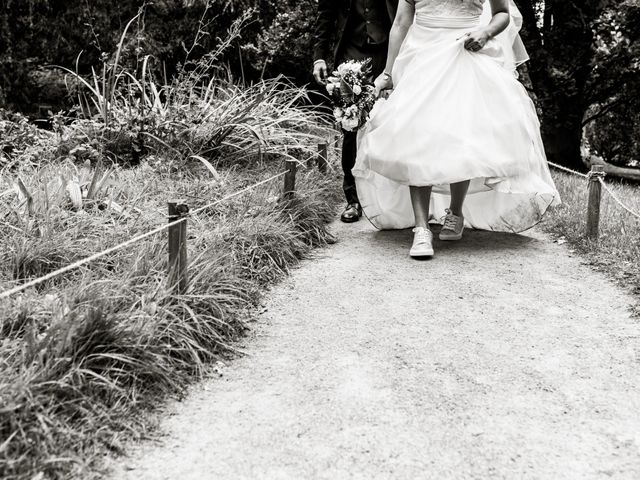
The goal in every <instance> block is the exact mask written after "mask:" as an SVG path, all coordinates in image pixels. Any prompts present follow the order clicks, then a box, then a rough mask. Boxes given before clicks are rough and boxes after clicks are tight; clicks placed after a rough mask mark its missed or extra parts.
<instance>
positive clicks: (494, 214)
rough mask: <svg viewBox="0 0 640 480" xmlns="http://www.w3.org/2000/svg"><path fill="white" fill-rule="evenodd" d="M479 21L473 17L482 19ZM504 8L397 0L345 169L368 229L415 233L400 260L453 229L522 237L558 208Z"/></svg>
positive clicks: (511, 9) (427, 249)
mask: <svg viewBox="0 0 640 480" xmlns="http://www.w3.org/2000/svg"><path fill="white" fill-rule="evenodd" d="M483 12H484V14H483ZM520 26H521V17H520V16H519V12H518V11H517V9H516V7H515V5H514V4H513V0H489V1H488V2H487V4H486V5H484V1H482V0H400V2H399V6H398V13H397V15H396V18H395V22H394V24H393V28H392V30H391V36H390V44H389V55H388V60H387V67H386V69H385V72H384V73H383V74H382V75H380V77H378V78H377V79H376V82H375V84H376V88H377V89H378V91H379V92H384V91H388V90H390V89H393V90H392V93H391V95H389V97H388V98H387V99H386V100H380V101H378V102H377V104H376V106H375V107H374V109H373V111H372V112H371V118H370V121H369V122H368V123H367V124H366V125H365V126H364V127H363V129H362V130H361V132H360V134H359V141H358V157H357V161H356V165H355V167H354V168H353V174H354V176H355V178H356V184H357V189H358V194H359V196H360V201H361V204H362V207H363V210H364V212H365V214H366V215H367V218H369V220H370V221H371V223H373V224H374V225H375V226H376V227H378V228H381V229H402V228H409V227H415V228H414V230H413V231H414V233H415V236H414V242H413V246H412V248H411V252H410V255H411V256H413V257H425V256H427V257H428V256H432V255H433V246H432V234H431V230H430V229H429V225H428V220H429V217H430V213H431V217H432V218H433V217H435V218H444V221H443V227H442V230H441V232H440V239H441V240H459V239H460V238H461V237H462V231H463V229H464V226H465V225H466V226H467V227H472V228H478V229H485V230H495V231H507V232H521V231H523V230H526V229H528V228H530V227H532V226H533V225H535V224H536V223H538V222H539V221H540V220H541V218H542V216H543V215H544V213H545V211H546V210H547V208H548V207H549V206H552V205H556V204H559V203H560V199H559V195H558V192H557V190H556V188H555V185H554V183H553V180H552V179H551V175H550V174H549V168H548V165H547V162H546V156H545V153H544V148H543V145H542V139H541V137H540V126H539V122H538V118H537V115H536V111H535V107H534V105H533V103H532V101H531V99H530V98H529V96H528V95H527V92H526V90H525V89H524V87H523V86H522V84H521V83H520V82H519V81H518V80H517V78H516V75H515V67H516V65H517V64H519V63H520V62H522V61H524V60H526V52H525V51H524V47H523V46H522V42H521V41H520V37H519V36H518V31H519V28H520Z"/></svg>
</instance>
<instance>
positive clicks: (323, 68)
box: [313, 60, 327, 85]
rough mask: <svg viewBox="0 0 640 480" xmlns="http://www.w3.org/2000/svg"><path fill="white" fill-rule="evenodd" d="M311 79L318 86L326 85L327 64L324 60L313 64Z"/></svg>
mask: <svg viewBox="0 0 640 480" xmlns="http://www.w3.org/2000/svg"><path fill="white" fill-rule="evenodd" d="M313 78H315V79H316V82H318V84H319V85H326V84H327V64H326V62H325V61H324V60H316V61H315V62H314V63H313Z"/></svg>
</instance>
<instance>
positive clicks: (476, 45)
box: [464, 29, 491, 52]
mask: <svg viewBox="0 0 640 480" xmlns="http://www.w3.org/2000/svg"><path fill="white" fill-rule="evenodd" d="M465 36H466V37H467V38H466V39H465V41H464V48H466V49H467V50H469V51H471V52H477V51H479V50H482V49H483V48H484V46H485V45H486V44H487V42H488V41H489V39H490V38H491V37H490V35H489V33H488V32H487V31H486V30H484V29H481V30H476V31H475V32H470V33H467V34H466V35H465Z"/></svg>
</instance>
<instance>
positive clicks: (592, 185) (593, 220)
mask: <svg viewBox="0 0 640 480" xmlns="http://www.w3.org/2000/svg"><path fill="white" fill-rule="evenodd" d="M548 163H549V165H550V166H552V167H553V168H555V169H557V170H561V171H564V172H567V173H570V174H572V175H576V176H579V177H581V178H585V179H587V181H588V183H589V186H588V188H589V192H588V203H587V238H588V239H589V240H592V241H594V242H597V241H598V236H599V227H600V203H601V198H602V189H603V188H604V190H605V191H606V192H607V193H608V194H609V196H611V198H613V200H614V201H615V202H616V203H617V204H618V205H619V206H620V207H621V208H622V209H623V210H625V211H626V212H627V213H629V214H630V215H632V216H633V217H635V218H637V219H638V220H640V213H638V212H635V211H634V210H633V209H631V208H630V207H629V206H627V205H625V203H624V202H623V201H622V200H620V198H619V197H618V195H617V194H616V193H615V192H614V191H613V190H612V189H611V187H609V185H607V184H606V183H605V181H604V177H605V175H606V173H605V171H604V166H603V165H592V166H591V171H590V172H589V173H588V174H584V173H581V172H577V171H575V170H572V169H570V168H567V167H563V166H562V165H558V164H556V163H553V162H548Z"/></svg>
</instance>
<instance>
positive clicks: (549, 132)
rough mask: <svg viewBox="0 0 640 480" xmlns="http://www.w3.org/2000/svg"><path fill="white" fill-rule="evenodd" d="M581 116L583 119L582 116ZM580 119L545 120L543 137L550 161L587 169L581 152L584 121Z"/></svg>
mask: <svg viewBox="0 0 640 480" xmlns="http://www.w3.org/2000/svg"><path fill="white" fill-rule="evenodd" d="M543 108H544V107H543ZM579 118H580V120H581V119H582V116H580V117H579ZM544 120H545V119H544V118H543V121H544ZM550 120H551V121H550ZM580 120H575V121H573V122H571V123H569V122H566V121H565V122H563V123H562V124H559V123H558V122H555V121H553V120H552V119H546V121H544V123H543V124H542V139H543V142H544V146H545V150H546V152H547V159H548V160H549V161H550V162H554V163H558V164H560V165H564V166H565V167H569V168H572V169H574V170H578V171H584V170H585V169H586V165H585V163H584V162H583V160H582V155H581V152H580V147H581V144H582V122H581V121H580Z"/></svg>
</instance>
